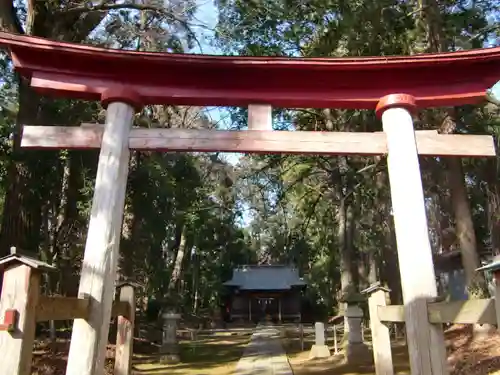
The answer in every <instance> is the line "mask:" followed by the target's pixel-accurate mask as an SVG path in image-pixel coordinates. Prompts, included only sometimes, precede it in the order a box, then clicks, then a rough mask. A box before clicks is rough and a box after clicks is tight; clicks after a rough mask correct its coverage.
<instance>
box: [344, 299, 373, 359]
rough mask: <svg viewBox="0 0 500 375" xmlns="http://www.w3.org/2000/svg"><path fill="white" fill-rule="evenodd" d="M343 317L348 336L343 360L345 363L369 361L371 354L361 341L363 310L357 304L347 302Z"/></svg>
mask: <svg viewBox="0 0 500 375" xmlns="http://www.w3.org/2000/svg"><path fill="white" fill-rule="evenodd" d="M345 317H346V320H347V324H348V326H349V336H348V341H347V346H346V348H345V360H346V362H347V363H359V362H360V361H363V362H364V361H370V360H371V358H372V356H371V353H370V351H369V349H368V346H366V345H365V343H364V342H363V333H362V326H361V324H362V322H363V310H361V308H360V307H359V306H358V305H357V304H348V305H347V309H346V311H345Z"/></svg>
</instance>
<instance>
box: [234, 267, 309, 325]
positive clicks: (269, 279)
mask: <svg viewBox="0 0 500 375" xmlns="http://www.w3.org/2000/svg"><path fill="white" fill-rule="evenodd" d="M224 285H225V286H226V287H228V288H229V298H228V309H229V311H228V313H229V318H230V320H232V321H235V320H236V321H253V322H259V321H261V320H264V319H271V320H272V321H274V322H283V321H300V319H301V296H302V292H303V290H304V289H305V287H306V282H305V281H304V280H303V279H302V278H301V277H300V276H299V272H298V270H297V269H296V268H294V267H290V266H286V265H259V266H257V265H247V266H241V267H239V268H235V269H234V270H233V277H232V279H231V280H229V281H227V282H225V283H224Z"/></svg>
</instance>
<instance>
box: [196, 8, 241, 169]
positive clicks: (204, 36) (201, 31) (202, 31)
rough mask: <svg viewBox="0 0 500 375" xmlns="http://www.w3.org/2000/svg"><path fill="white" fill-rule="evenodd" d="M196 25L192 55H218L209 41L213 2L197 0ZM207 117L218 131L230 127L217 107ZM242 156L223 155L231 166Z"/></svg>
mask: <svg viewBox="0 0 500 375" xmlns="http://www.w3.org/2000/svg"><path fill="white" fill-rule="evenodd" d="M194 18H195V22H194V23H196V24H200V25H203V27H193V29H194V31H195V32H196V33H197V35H198V39H199V41H200V45H201V48H200V46H196V48H194V49H193V50H192V51H191V52H192V53H203V54H210V55H220V54H221V51H220V50H219V49H217V48H215V47H213V46H212V45H211V43H210V42H211V39H212V38H213V36H214V33H213V30H214V29H215V26H216V25H217V21H218V11H217V7H216V6H215V5H214V2H213V0H198V7H197V10H196V13H195V15H194ZM206 113H207V115H208V116H209V117H210V118H211V119H212V122H215V123H217V125H218V128H219V129H228V128H230V127H231V126H232V123H231V119H230V117H229V114H228V113H227V112H226V111H224V110H223V109H221V108H218V107H207V108H206ZM241 156H242V154H237V153H224V159H225V160H227V161H228V162H229V163H231V164H237V163H238V160H239V159H240V157H241Z"/></svg>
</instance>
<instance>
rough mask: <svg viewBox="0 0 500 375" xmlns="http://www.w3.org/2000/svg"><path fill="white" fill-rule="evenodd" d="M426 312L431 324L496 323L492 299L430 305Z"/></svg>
mask: <svg viewBox="0 0 500 375" xmlns="http://www.w3.org/2000/svg"><path fill="white" fill-rule="evenodd" d="M428 310H429V321H430V322H431V323H454V324H496V322H497V319H496V314H495V301H494V300H493V299H475V300H468V301H453V302H436V303H430V304H429V309H428Z"/></svg>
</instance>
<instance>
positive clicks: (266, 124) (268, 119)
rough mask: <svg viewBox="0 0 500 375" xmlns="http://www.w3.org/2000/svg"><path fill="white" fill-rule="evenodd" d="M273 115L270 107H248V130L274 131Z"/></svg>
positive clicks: (254, 105)
mask: <svg viewBox="0 0 500 375" xmlns="http://www.w3.org/2000/svg"><path fill="white" fill-rule="evenodd" d="M272 116H273V114H272V107H271V106H270V105H260V104H250V105H249V106H248V130H273V117H272Z"/></svg>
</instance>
